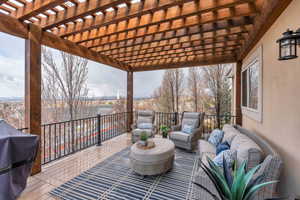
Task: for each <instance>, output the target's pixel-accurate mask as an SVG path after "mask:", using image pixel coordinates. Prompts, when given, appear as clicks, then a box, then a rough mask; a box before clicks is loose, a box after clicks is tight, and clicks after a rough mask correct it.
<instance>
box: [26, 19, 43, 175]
mask: <svg viewBox="0 0 300 200" xmlns="http://www.w3.org/2000/svg"><path fill="white" fill-rule="evenodd" d="M40 40H41V29H40V28H38V27H37V26H34V25H31V24H29V33H28V39H27V40H26V43H25V123H26V127H28V130H29V133H31V134H35V135H38V136H39V137H41V43H40ZM40 139H41V138H40ZM39 172H41V145H39V149H38V153H37V158H36V160H35V162H34V165H33V168H32V175H34V174H37V173H39Z"/></svg>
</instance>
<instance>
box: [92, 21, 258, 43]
mask: <svg viewBox="0 0 300 200" xmlns="http://www.w3.org/2000/svg"><path fill="white" fill-rule="evenodd" d="M252 23H253V22H250V21H247V22H244V21H242V22H240V21H236V22H234V24H231V25H223V26H219V27H217V29H215V28H212V27H208V28H203V29H202V31H201V33H202V34H203V33H209V32H212V31H219V30H223V29H225V28H236V27H240V26H242V25H251V24H252ZM193 26H195V25H191V26H188V27H193ZM180 29H182V27H179V28H176V29H170V30H166V31H158V32H156V33H155V34H161V33H162V34H164V33H166V32H169V31H177V30H180ZM191 32H192V33H193V31H191ZM189 34H191V33H188V34H187V35H189ZM193 34H194V33H193ZM152 35H154V34H152V33H151V34H147V35H143V36H138V37H136V39H137V38H141V39H143V38H145V37H147V36H152ZM179 37H182V36H173V37H170V38H168V39H174V38H179ZM163 39H165V38H162V39H157V40H152V41H150V42H159V41H161V40H163ZM130 40H132V39H131V38H130V39H125V40H122V41H118V42H119V44H120V43H121V42H128V41H130ZM150 42H141V44H147V43H150ZM112 43H115V42H111V43H106V44H105V45H107V44H112ZM97 46H99V45H97ZM100 46H102V45H100ZM130 46H133V45H131V44H130V45H124V46H123V47H130Z"/></svg>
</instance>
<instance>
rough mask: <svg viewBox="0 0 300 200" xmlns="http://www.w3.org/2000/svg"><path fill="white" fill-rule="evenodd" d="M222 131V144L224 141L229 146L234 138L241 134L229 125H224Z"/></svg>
mask: <svg viewBox="0 0 300 200" xmlns="http://www.w3.org/2000/svg"><path fill="white" fill-rule="evenodd" d="M222 130H223V131H224V136H223V139H222V142H225V141H226V142H228V144H229V145H231V142H232V140H233V139H234V137H235V136H237V135H238V134H241V133H240V132H239V131H238V130H237V129H235V128H234V127H233V126H231V125H229V124H225V125H224V126H223V129H222Z"/></svg>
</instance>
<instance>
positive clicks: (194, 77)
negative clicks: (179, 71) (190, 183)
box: [187, 67, 205, 112]
mask: <svg viewBox="0 0 300 200" xmlns="http://www.w3.org/2000/svg"><path fill="white" fill-rule="evenodd" d="M201 76H202V74H201V69H200V68H198V67H191V68H189V73H188V87H187V88H188V90H189V93H190V95H191V97H192V102H193V107H194V111H195V112H199V111H200V110H202V107H203V106H202V105H203V103H202V101H201V100H203V98H204V96H203V95H205V94H204V92H203V89H204V88H203V84H204V83H203V79H201V78H202V77H201Z"/></svg>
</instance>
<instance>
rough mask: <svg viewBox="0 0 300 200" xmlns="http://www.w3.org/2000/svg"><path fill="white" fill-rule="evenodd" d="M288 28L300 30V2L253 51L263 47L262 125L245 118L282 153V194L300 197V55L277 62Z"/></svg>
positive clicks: (292, 4) (245, 122) (296, 1)
mask: <svg viewBox="0 0 300 200" xmlns="http://www.w3.org/2000/svg"><path fill="white" fill-rule="evenodd" d="M287 28H290V29H293V30H296V29H298V28H300V0H294V1H293V2H292V3H291V4H290V5H289V7H288V8H287V9H286V10H285V11H284V13H282V14H281V16H280V17H279V18H278V19H277V21H276V22H275V23H274V24H273V25H272V27H271V28H270V29H269V30H268V32H267V33H266V34H265V35H264V37H263V38H262V39H261V40H260V42H259V43H258V44H257V45H256V47H255V48H254V49H253V50H252V52H254V51H255V49H256V48H258V47H259V46H260V45H262V48H263V61H262V62H263V81H262V82H263V86H262V88H263V95H262V96H263V115H262V116H263V118H262V122H261V123H259V122H257V121H254V120H252V119H250V118H249V117H247V116H243V126H244V127H245V128H247V129H250V130H252V131H255V132H256V133H258V134H260V135H262V136H263V137H264V138H265V139H266V140H268V141H269V142H270V143H271V144H272V145H273V146H274V147H275V148H276V149H277V150H278V152H279V153H280V154H281V156H282V158H283V160H284V172H283V176H282V179H281V186H280V189H281V191H282V192H284V193H285V194H286V193H287V192H288V193H294V194H297V195H300V56H299V58H297V59H293V60H288V61H278V59H277V58H278V46H277V43H276V40H277V39H278V38H279V37H281V34H282V33H283V32H284V31H286V30H287ZM252 52H251V53H252ZM299 52H300V48H299V47H298V55H299V54H300V53H299ZM251 53H250V54H249V55H248V56H247V57H249V56H250V55H251ZM246 59H247V58H246ZM246 59H245V60H246ZM243 62H244V61H243Z"/></svg>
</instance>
